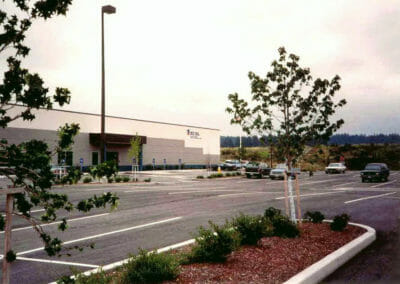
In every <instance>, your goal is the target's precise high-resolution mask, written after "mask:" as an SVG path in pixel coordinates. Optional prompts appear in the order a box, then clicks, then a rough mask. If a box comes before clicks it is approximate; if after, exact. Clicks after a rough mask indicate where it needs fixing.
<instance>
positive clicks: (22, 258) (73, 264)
mask: <svg viewBox="0 0 400 284" xmlns="http://www.w3.org/2000/svg"><path fill="white" fill-rule="evenodd" d="M17 260H25V261H33V262H42V263H52V264H64V265H72V266H81V267H90V268H99V267H100V266H99V265H93V264H85V263H79V262H68V261H58V260H48V259H41V258H28V257H22V256H18V257H17Z"/></svg>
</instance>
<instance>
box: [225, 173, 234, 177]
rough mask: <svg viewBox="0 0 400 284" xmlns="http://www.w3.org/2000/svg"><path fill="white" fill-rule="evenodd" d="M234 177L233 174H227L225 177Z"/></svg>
mask: <svg viewBox="0 0 400 284" xmlns="http://www.w3.org/2000/svg"><path fill="white" fill-rule="evenodd" d="M232 175H233V173H226V174H225V176H226V177H231V176H232Z"/></svg>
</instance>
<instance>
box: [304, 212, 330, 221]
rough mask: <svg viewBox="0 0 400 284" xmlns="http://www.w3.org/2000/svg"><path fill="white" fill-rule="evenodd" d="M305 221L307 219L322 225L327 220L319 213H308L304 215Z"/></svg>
mask: <svg viewBox="0 0 400 284" xmlns="http://www.w3.org/2000/svg"><path fill="white" fill-rule="evenodd" d="M304 219H307V220H308V221H311V222H313V223H322V221H323V220H324V219H325V216H324V214H322V213H321V212H319V211H307V212H306V213H305V214H304Z"/></svg>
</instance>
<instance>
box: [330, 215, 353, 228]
mask: <svg viewBox="0 0 400 284" xmlns="http://www.w3.org/2000/svg"><path fill="white" fill-rule="evenodd" d="M349 220H350V216H349V215H347V214H345V213H343V214H342V215H337V216H335V217H334V218H333V222H332V223H331V225H330V226H331V229H332V231H339V232H341V231H343V230H344V229H345V228H346V226H347V224H348V223H349Z"/></svg>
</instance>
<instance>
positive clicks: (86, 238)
mask: <svg viewBox="0 0 400 284" xmlns="http://www.w3.org/2000/svg"><path fill="white" fill-rule="evenodd" d="M182 218H183V217H174V218H169V219H165V220H161V221H156V222H151V223H147V224H143V225H138V226H134V227H129V228H125V229H121V230H116V231H111V232H107V233H103V234H98V235H93V236H88V237H84V238H80V239H76V240H71V241H67V242H64V243H63V244H64V245H69V244H73V243H77V242H81V241H86V240H90V239H95V238H100V237H104V236H109V235H113V234H118V233H123V232H126V231H131V230H135V229H141V228H145V227H150V226H153V225H158V224H162V223H167V222H172V221H176V220H179V219H182ZM43 249H44V247H40V248H35V249H31V250H27V251H21V252H18V253H17V255H24V254H28V253H32V252H36V251H41V250H43Z"/></svg>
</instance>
